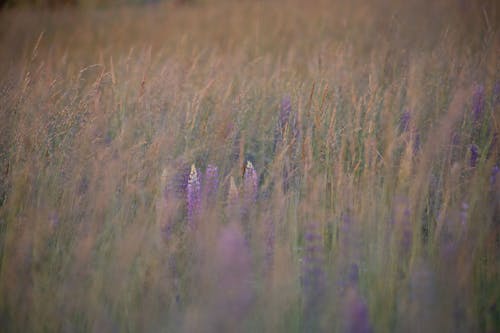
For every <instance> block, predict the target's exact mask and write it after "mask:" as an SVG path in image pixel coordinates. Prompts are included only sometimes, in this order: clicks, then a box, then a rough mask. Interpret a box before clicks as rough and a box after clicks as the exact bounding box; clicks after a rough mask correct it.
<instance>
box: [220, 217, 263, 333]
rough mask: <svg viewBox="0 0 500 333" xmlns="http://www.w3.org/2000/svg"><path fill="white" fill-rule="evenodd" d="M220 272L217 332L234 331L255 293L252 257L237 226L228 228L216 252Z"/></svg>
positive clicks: (223, 233) (223, 231) (222, 234)
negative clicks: (252, 279)
mask: <svg viewBox="0 0 500 333" xmlns="http://www.w3.org/2000/svg"><path fill="white" fill-rule="evenodd" d="M215 269H216V271H217V279H216V281H217V282H216V289H215V290H217V291H218V292H217V294H216V295H214V301H215V303H216V304H214V305H215V306H214V309H215V311H218V312H217V313H215V314H214V316H213V317H214V318H213V319H214V321H215V325H216V328H217V330H218V331H226V332H227V331H234V330H236V331H237V329H236V327H237V325H239V323H240V322H241V321H242V320H243V319H244V317H245V315H246V314H247V313H248V309H249V307H250V306H251V304H252V302H253V299H254V293H253V290H252V281H251V278H252V276H251V272H252V269H251V257H250V253H249V249H248V247H247V245H246V241H245V238H244V237H243V233H242V231H241V228H240V226H239V225H238V223H235V222H231V223H230V224H229V225H228V226H226V227H225V228H224V229H223V230H222V232H221V234H220V237H219V239H218V242H217V249H216V253H215Z"/></svg>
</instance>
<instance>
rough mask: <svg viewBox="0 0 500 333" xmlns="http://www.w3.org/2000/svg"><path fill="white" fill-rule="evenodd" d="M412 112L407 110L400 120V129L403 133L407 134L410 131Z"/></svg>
mask: <svg viewBox="0 0 500 333" xmlns="http://www.w3.org/2000/svg"><path fill="white" fill-rule="evenodd" d="M410 120H411V111H410V110H409V109H406V110H405V112H403V114H402V115H401V118H400V119H399V129H400V130H401V132H407V131H408V130H409V129H410Z"/></svg>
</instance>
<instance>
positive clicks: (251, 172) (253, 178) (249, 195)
mask: <svg viewBox="0 0 500 333" xmlns="http://www.w3.org/2000/svg"><path fill="white" fill-rule="evenodd" d="M257 190H258V180H257V172H255V168H254V167H253V164H252V162H250V161H248V162H247V165H246V167H245V175H244V187H243V191H244V194H245V201H246V203H247V204H249V203H253V202H255V201H257Z"/></svg>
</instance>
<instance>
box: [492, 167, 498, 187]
mask: <svg viewBox="0 0 500 333" xmlns="http://www.w3.org/2000/svg"><path fill="white" fill-rule="evenodd" d="M498 170H499V168H498V165H495V166H494V167H493V168H492V169H491V176H490V184H491V186H495V184H496V183H497V174H498Z"/></svg>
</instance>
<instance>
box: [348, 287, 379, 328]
mask: <svg viewBox="0 0 500 333" xmlns="http://www.w3.org/2000/svg"><path fill="white" fill-rule="evenodd" d="M346 306H347V308H346V317H345V319H346V321H347V322H346V328H345V329H346V330H345V331H346V332H349V333H371V332H373V328H372V326H371V323H370V316H369V312H368V306H367V304H366V302H365V300H364V299H363V298H362V297H361V295H360V294H359V292H358V290H357V288H352V289H351V290H350V291H349V294H348V295H347V304H346Z"/></svg>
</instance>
